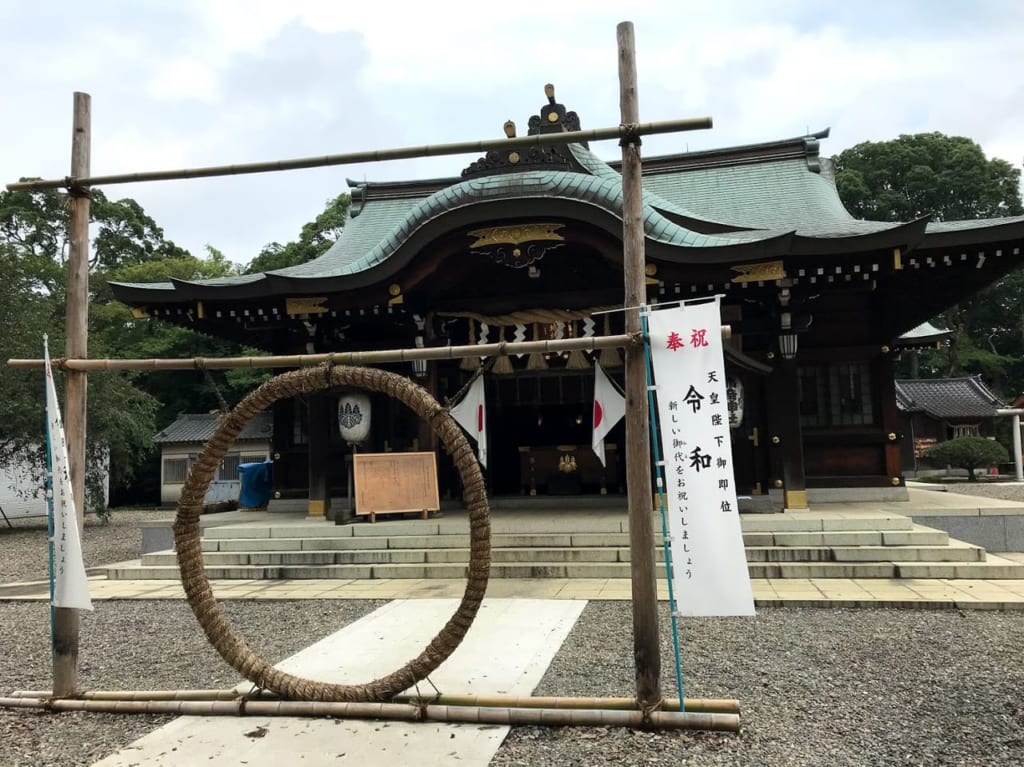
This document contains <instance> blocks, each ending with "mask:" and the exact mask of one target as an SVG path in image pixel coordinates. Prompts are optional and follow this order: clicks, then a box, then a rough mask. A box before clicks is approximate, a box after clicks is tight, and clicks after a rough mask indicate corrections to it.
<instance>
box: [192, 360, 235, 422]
mask: <svg viewBox="0 0 1024 767" xmlns="http://www.w3.org/2000/svg"><path fill="white" fill-rule="evenodd" d="M195 365H196V368H198V369H199V370H201V371H203V378H204V379H205V380H206V383H207V384H208V385H209V386H210V388H211V389H213V393H214V395H215V396H216V397H217V405H218V407H219V409H220V412H219V413H218V414H217V417H218V418H223V417H224V416H226V415H227V414H228V413H229V412H230V411H231V405H229V404H228V401H227V400H226V399H224V395H223V394H222V393H221V390H220V387H219V386H217V382H216V381H215V380H213V375H212V374H211V373H210V369H209V368H208V367H207V366H206V359H205V358H204V357H196V359H195Z"/></svg>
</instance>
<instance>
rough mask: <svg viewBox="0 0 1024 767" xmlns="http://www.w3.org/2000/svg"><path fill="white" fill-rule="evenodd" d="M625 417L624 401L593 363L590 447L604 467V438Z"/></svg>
mask: <svg viewBox="0 0 1024 767" xmlns="http://www.w3.org/2000/svg"><path fill="white" fill-rule="evenodd" d="M624 415H626V399H625V398H624V397H623V396H622V395H621V394H619V392H618V390H617V389H616V388H615V384H613V383H612V382H611V379H610V378H608V374H607V373H605V372H604V368H602V367H601V366H600V365H598V364H597V363H594V438H593V440H592V442H591V447H592V448H593V449H594V453H595V454H596V455H597V458H598V460H599V461H601V465H602V466H604V465H605V462H604V438H605V437H606V436H608V432H610V431H611V430H612V428H613V427H614V426H615V424H617V423H618V422H619V421H620V420H621V419H622V417H623V416H624Z"/></svg>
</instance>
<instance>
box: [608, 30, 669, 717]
mask: <svg viewBox="0 0 1024 767" xmlns="http://www.w3.org/2000/svg"><path fill="white" fill-rule="evenodd" d="M616 33H617V38H618V45H619V107H620V110H621V113H622V123H623V125H630V124H633V123H635V122H637V118H638V114H639V106H638V100H637V86H636V49H635V48H636V46H635V42H634V39H633V24H632V22H629V21H624V22H622V23H621V24H619V25H618V27H616ZM642 195H643V190H642V188H641V186H640V139H639V136H636V135H630V136H628V137H626V138H623V140H622V247H623V273H624V280H625V303H624V306H626V307H628V308H627V309H626V333H627V335H632V336H634V337H640V334H641V332H642V328H641V323H640V309H639V307H640V306H641V305H643V304H645V303H646V302H647V285H646V272H645V269H644V228H643V210H642V207H641V206H642ZM625 356H626V380H625V384H626V386H625V389H626V488H627V492H628V494H629V552H630V553H629V556H630V562H631V566H630V573H631V576H632V594H633V603H632V604H633V660H634V662H635V663H636V699H637V704H638V705H639V706H640V707H641V708H644V709H650V708H653V707H655V706H658V705H660V704H661V654H660V647H659V645H658V587H657V575H656V569H655V563H654V525H653V523H652V522H651V498H652V491H651V454H650V425H649V423H648V413H647V371H646V362H645V359H644V349H643V346H642V345H641V344H632V345H630V346H627V347H626V354H625Z"/></svg>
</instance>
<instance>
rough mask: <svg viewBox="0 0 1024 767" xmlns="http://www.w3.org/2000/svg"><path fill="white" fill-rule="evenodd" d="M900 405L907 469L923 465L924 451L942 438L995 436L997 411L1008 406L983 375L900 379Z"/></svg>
mask: <svg viewBox="0 0 1024 767" xmlns="http://www.w3.org/2000/svg"><path fill="white" fill-rule="evenodd" d="M896 405H897V407H898V408H899V410H900V414H901V416H902V419H903V425H904V434H905V437H906V438H905V439H904V440H903V448H904V456H903V461H904V466H905V467H906V468H907V469H910V468H915V469H916V468H920V467H921V454H922V453H923V452H924V451H925V450H927V449H928V448H929V447H931V446H932V445H934V444H936V443H938V442H944V441H946V440H948V439H954V438H956V437H991V436H993V434H994V433H995V419H996V418H997V416H998V412H997V411H998V410H999V409H1000V408H1005V407H1006V404H1005V403H1004V402H1003V401H1002V400H1001V399H1000V398H999V397H998V396H997V395H996V394H995V392H993V391H992V390H991V389H990V388H988V386H986V385H985V382H984V381H982V380H981V377H980V376H969V377H966V378H917V379H908V380H897V381H896Z"/></svg>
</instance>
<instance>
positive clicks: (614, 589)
mask: <svg viewBox="0 0 1024 767" xmlns="http://www.w3.org/2000/svg"><path fill="white" fill-rule="evenodd" d="M998 559H1005V560H1007V561H1011V562H1018V563H1022V564H1024V553H1007V554H1001V555H994V554H990V555H989V560H990V561H996V560H998ZM751 584H752V586H753V591H754V600H755V603H756V604H757V606H759V607H785V606H796V607H909V608H926V609H927V608H930V609H941V608H958V609H980V610H1024V580H971V579H949V580H946V579H939V578H929V579H908V578H903V579H884V578H863V579H846V578H784V579H767V578H752V579H751ZM212 586H213V593H214V595H215V596H216V597H217V599H431V598H446V599H456V598H459V597H461V596H462V592H463V590H464V589H465V581H463V580H448V579H431V580H420V579H413V578H399V579H375V580H288V581H267V580H250V581H213V582H212ZM89 592H90V594H91V596H92V598H93V599H94V600H104V599H184V598H185V595H184V592H183V591H182V588H181V584H180V583H179V582H177V581H167V580H160V581H141V580H140V581H119V580H107V579H106V578H105V577H101V576H97V577H92V578H90V579H89ZM630 595H631V586H630V581H629V580H628V579H625V578H597V579H585V578H571V579H541V578H531V579H511V578H503V579H492V580H491V581H490V583H489V584H488V587H487V596H488V597H489V598H499V599H559V600H561V599H570V600H572V599H586V600H602V599H608V600H620V599H621V600H625V599H630ZM658 597H659V599H661V600H667V599H668V587H667V585H666V584H665V583H664V582H663V581H661V582H659V584H658ZM48 598H49V592H48V585H47V584H46V582H45V581H41V582H35V583H21V584H18V583H14V584H5V585H0V600H12V601H22V600H25V601H35V600H46V599H48Z"/></svg>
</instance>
